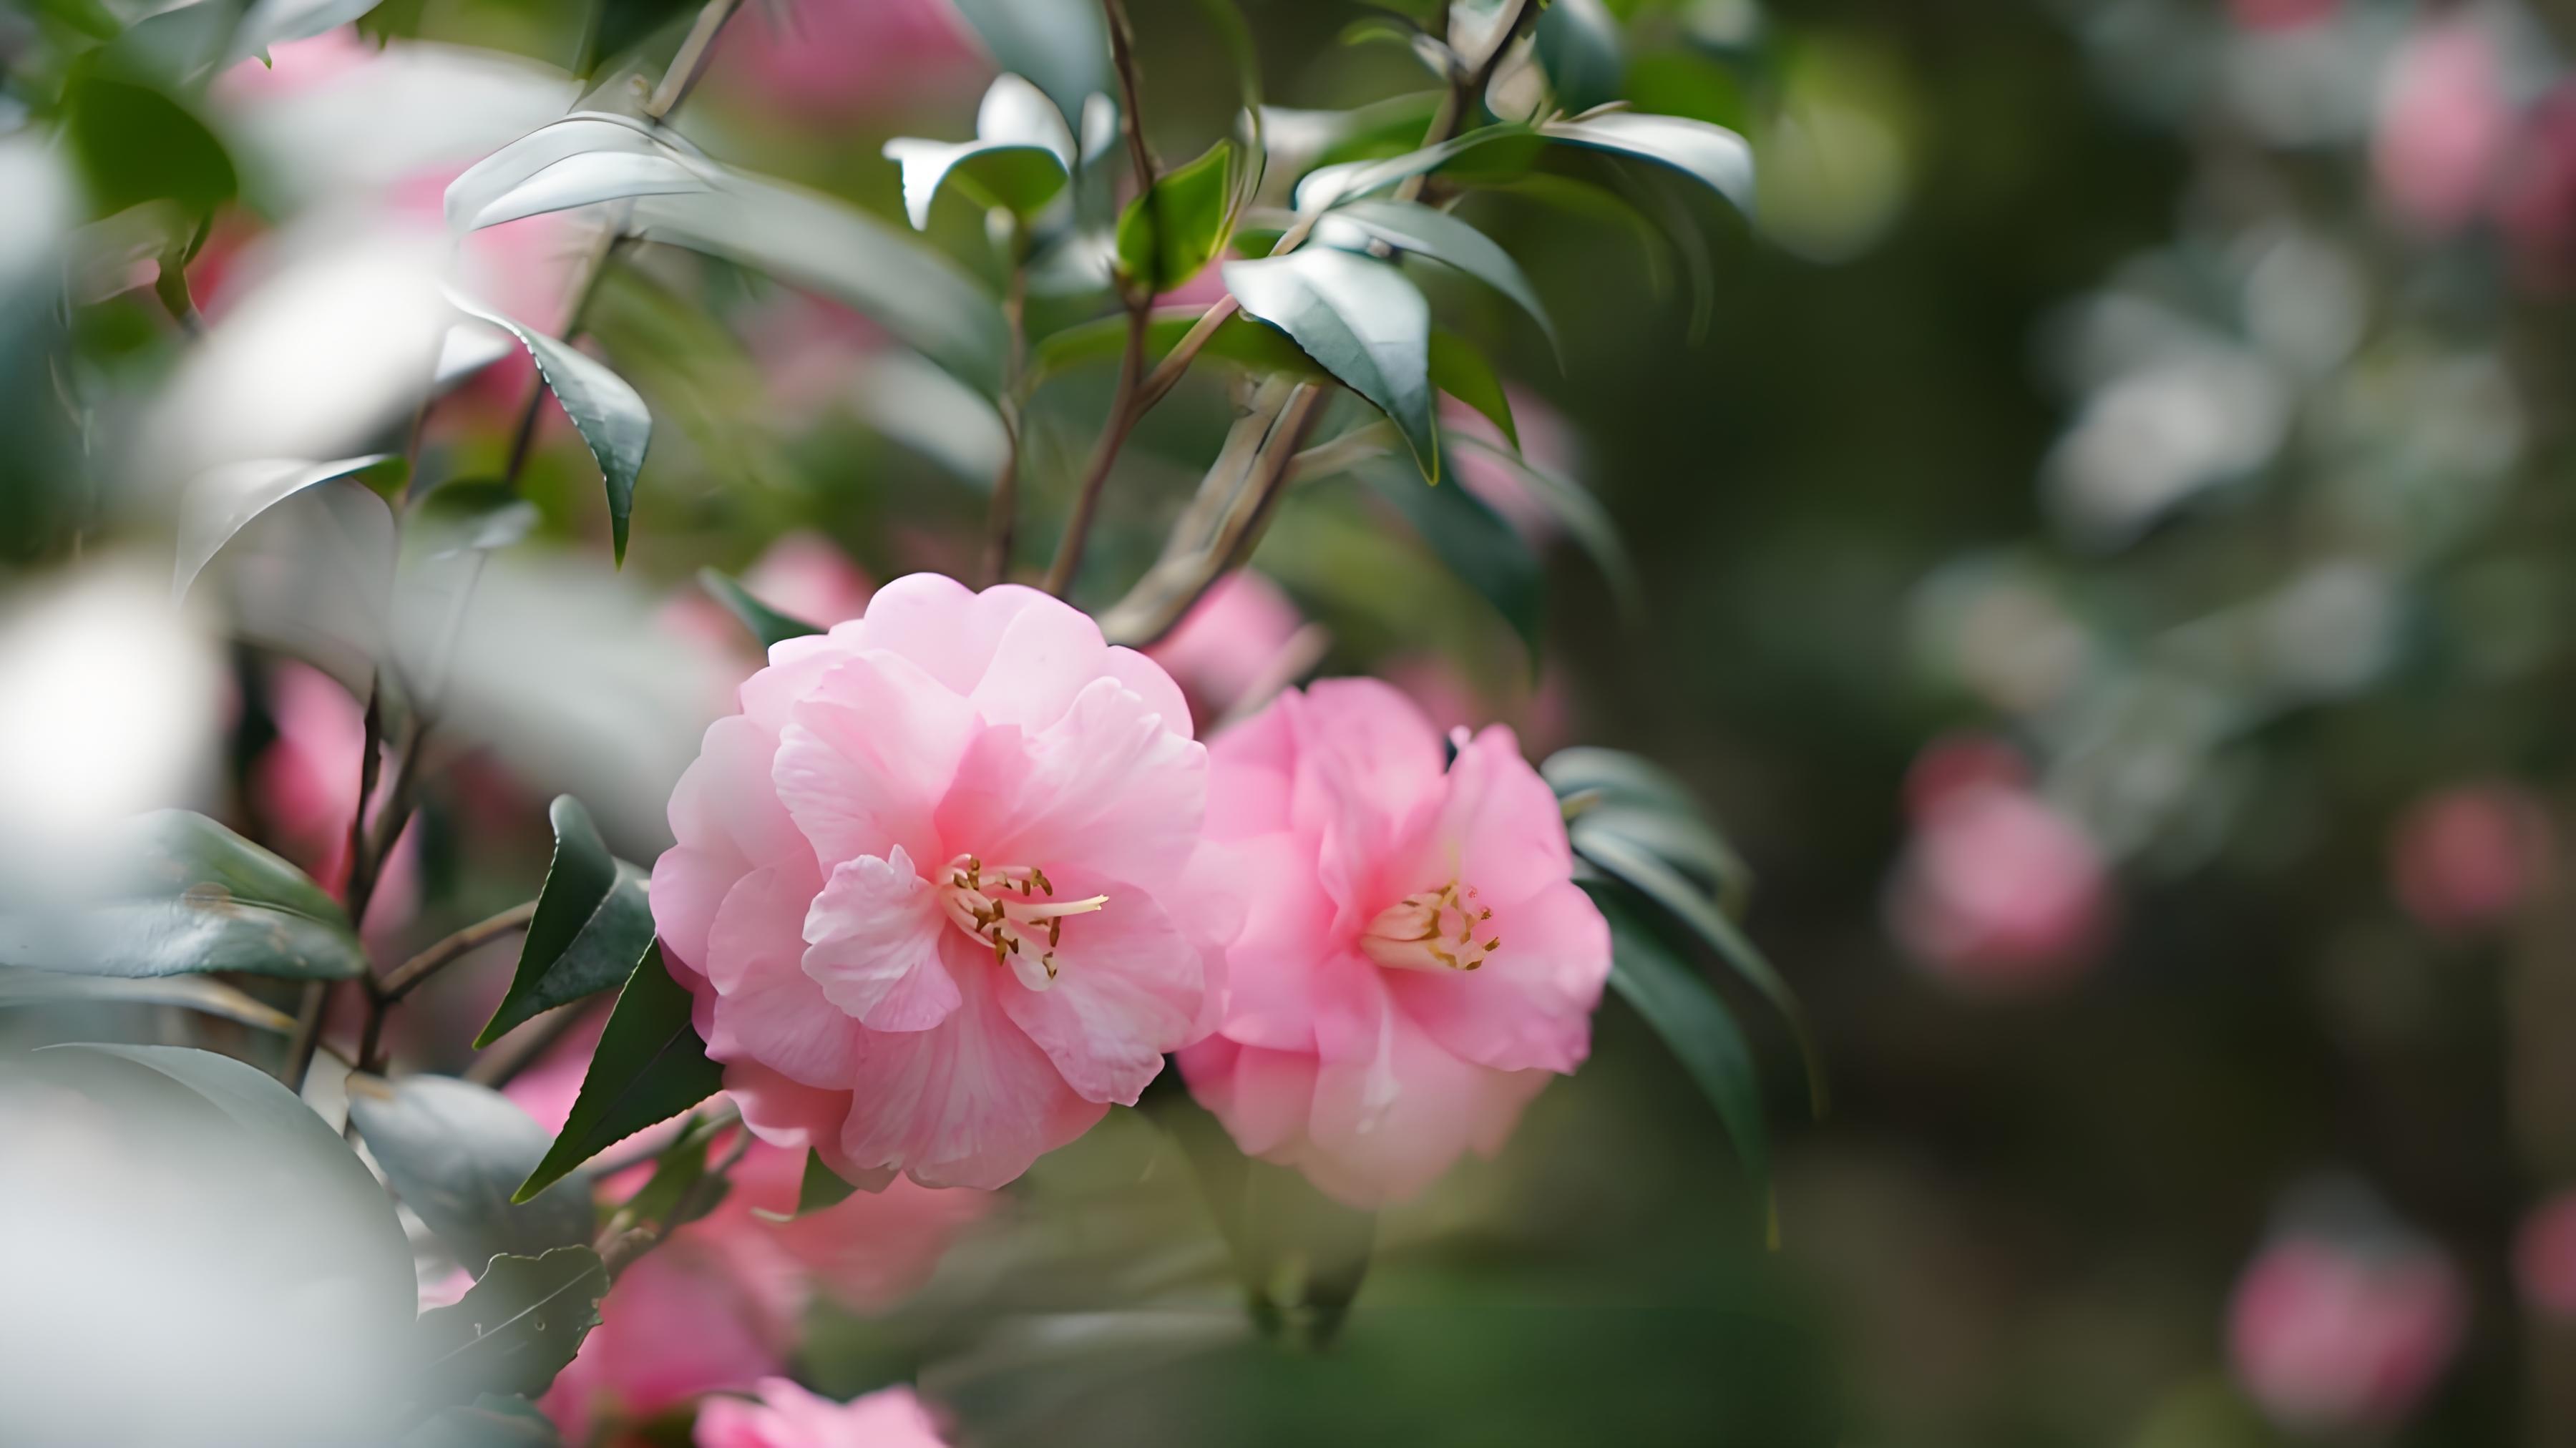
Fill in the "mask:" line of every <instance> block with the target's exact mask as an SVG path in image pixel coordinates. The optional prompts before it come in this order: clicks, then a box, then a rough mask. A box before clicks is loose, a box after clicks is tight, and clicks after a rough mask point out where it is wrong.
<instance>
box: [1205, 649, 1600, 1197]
mask: <svg viewBox="0 0 2576 1448" xmlns="http://www.w3.org/2000/svg"><path fill="white" fill-rule="evenodd" d="M1453 738H1454V740H1455V742H1456V744H1457V747H1458V755H1457V759H1456V761H1455V762H1454V763H1451V764H1449V765H1447V766H1446V767H1445V768H1444V767H1443V764H1442V749H1441V740H1440V736H1439V734H1437V733H1436V732H1434V730H1433V729H1432V727H1431V724H1430V721H1428V720H1426V719H1425V718H1424V717H1423V716H1422V711H1421V710H1419V709H1417V708H1415V707H1414V706H1413V705H1412V703H1410V702H1409V701H1407V700H1406V699H1405V697H1404V696H1403V695H1402V694H1399V693H1397V692H1396V691H1395V690H1394V689H1392V688H1390V687H1388V686H1387V685H1385V684H1382V683H1379V682H1377V681H1376V680H1373V679H1335V680H1328V681H1326V682H1323V683H1319V684H1316V685H1315V686H1314V687H1312V688H1311V689H1308V690H1307V691H1306V692H1304V693H1302V694H1300V693H1296V692H1293V691H1292V692H1290V693H1286V694H1282V695H1281V696H1280V697H1279V699H1278V700H1277V701H1276V702H1274V703H1273V704H1272V705H1271V706H1270V707H1269V708H1268V709H1266V710H1264V711H1262V712H1261V713H1260V714H1258V715H1256V716H1254V717H1253V718H1252V719H1250V720H1248V721H1246V722H1245V723H1243V724H1241V725H1238V726H1237V727H1235V728H1233V729H1231V730H1228V731H1227V732H1226V733H1225V734H1223V735H1222V736H1220V737H1219V738H1218V740H1217V742H1216V745H1215V748H1214V760H1215V775H1214V779H1213V781H1212V784H1211V788H1210V798H1209V805H1208V830H1209V834H1210V835H1211V836H1212V837H1214V838H1216V839H1219V840H1222V841H1225V842H1227V843H1229V844H1231V845H1232V846H1233V847H1234V848H1235V849H1236V850H1237V852H1238V856H1239V858H1240V860H1241V862H1242V866H1243V869H1242V874H1243V876H1244V877H1245V878H1246V879H1248V880H1250V881H1252V882H1253V884H1254V895H1253V900H1252V905H1251V911H1250V919H1249V921H1248V922H1247V924H1246V925H1245V927H1244V932H1243V935H1242V937H1241V938H1240V939H1239V940H1238V941H1237V942H1236V944H1235V947H1234V950H1233V951H1232V953H1231V964H1232V967H1233V981H1234V997H1233V1002H1232V1005H1231V1007H1230V1009H1229V1010H1228V1011H1227V1013H1226V1018H1225V1022H1224V1024H1223V1026H1222V1027H1221V1029H1220V1031H1219V1033H1218V1034H1217V1035H1215V1036H1212V1037H1210V1038H1209V1039H1208V1040H1207V1041H1205V1042H1203V1043H1201V1044H1200V1045H1197V1046H1194V1047H1192V1048H1191V1049H1189V1050H1187V1051H1185V1052H1183V1053H1182V1054H1181V1070H1182V1072H1183V1074H1185V1075H1186V1076H1187V1077H1188V1079H1189V1084H1190V1089H1191V1091H1192V1092H1193V1093H1195V1094H1196V1095H1197V1097H1198V1099H1199V1101H1200V1102H1201V1103H1203V1104H1204V1105H1206V1106H1207V1108H1208V1109H1209V1110H1211V1111H1213V1112H1215V1113H1216V1115H1217V1117H1218V1119H1219V1120H1221V1121H1223V1122H1224V1123H1225V1126H1226V1129H1227V1130H1228V1131H1229V1132H1231V1133H1233V1136H1234V1139H1235V1142H1236V1144H1237V1145H1239V1146H1241V1147H1242V1148H1243V1150H1244V1151H1245V1152H1246V1153H1248V1154H1250V1155H1253V1156H1258V1157H1262V1158H1265V1159H1267V1160H1270V1161H1275V1162H1279V1163H1282V1164H1285V1165H1290V1166H1295V1167H1297V1168H1298V1169H1300V1170H1301V1171H1303V1172H1305V1173H1306V1175H1307V1176H1308V1177H1309V1178H1310V1179H1312V1180H1313V1181H1314V1182H1315V1184H1316V1185H1317V1186H1319V1187H1321V1188H1322V1189H1323V1190H1324V1191H1326V1192H1328V1193H1330V1194H1332V1195H1333V1196H1335V1197H1338V1198H1340V1199H1341V1200H1343V1201H1346V1202H1349V1203H1352V1204H1354V1205H1357V1206H1374V1205H1377V1204H1379V1203H1381V1202H1386V1201H1392V1200H1398V1199H1401V1198H1405V1197H1410V1196H1413V1195H1414V1194H1416V1193H1418V1192H1420V1191H1421V1190H1422V1189H1423V1188H1424V1187H1425V1186H1427V1185H1429V1184H1430V1182H1431V1181H1432V1179H1433V1178H1435V1177H1437V1176H1439V1175H1440V1174H1441V1173H1442V1172H1443V1171H1445V1170H1447V1168H1448V1167H1449V1165H1450V1163H1452V1162H1454V1161H1456V1160H1457V1158H1458V1156H1459V1154H1460V1153H1461V1152H1464V1151H1466V1150H1468V1149H1469V1148H1471V1147H1472V1148H1474V1149H1475V1150H1476V1151H1478V1152H1479V1153H1483V1154H1486V1155H1491V1154H1492V1153H1493V1152H1494V1151H1495V1150H1496V1149H1498V1148H1499V1147H1500V1146H1501V1145H1502V1142H1503V1139H1504V1138H1505V1137H1506V1136H1507V1135H1509V1134H1510V1132H1511V1129H1512V1126H1513V1123H1514V1122H1516V1121H1517V1120H1518V1119H1519V1117H1520V1113H1521V1109H1522V1107H1524V1106H1525V1105H1527V1104H1528V1102H1529V1100H1530V1098H1531V1097H1533V1096H1535V1095H1536V1094H1537V1093H1538V1091H1539V1089H1540V1088H1541V1087H1543V1086H1545V1085H1546V1084H1547V1081H1548V1078H1549V1077H1550V1075H1551V1074H1556V1073H1565V1072H1571V1071H1572V1070H1574V1068H1575V1067H1576V1066H1578V1065H1580V1064H1581V1063H1582V1061H1583V1058H1584V1056H1585V1055H1586V1054H1587V1053H1588V1052H1589V1050H1590V1048H1591V1038H1592V1030H1591V1016H1592V1009H1593V1007H1594V1006H1595V1005H1597V1004H1599V1002H1600V999H1601V986H1602V982H1603V981H1605V980H1606V979H1608V977H1609V972H1610V933H1609V927H1608V926H1607V925H1606V924H1604V923H1603V921H1602V919H1601V913H1600V911H1598V910H1596V909H1595V908H1593V905H1592V901H1591V900H1590V899H1589V898H1588V897H1587V896H1585V895H1584V893H1583V891H1582V890H1581V889H1580V888H1579V887H1577V886H1576V885H1575V884H1574V883H1573V882H1572V880H1571V878H1570V876H1571V872H1572V867H1573V856H1572V853H1571V851H1569V850H1568V848H1567V846H1566V839H1565V824H1564V818H1563V815H1562V814H1561V813H1560V812H1559V810H1558V807H1557V802H1556V796H1555V795H1554V793H1552V792H1551V791H1550V790H1549V789H1548V787H1547V785H1546V783H1545V782H1544V781H1542V780H1541V779H1540V778H1539V777H1538V773H1537V771H1536V770H1533V769H1531V768H1530V767H1529V765H1528V763H1527V762H1525V761H1524V760H1523V759H1522V758H1521V756H1520V751H1519V747H1518V745H1517V744H1515V743H1514V741H1513V738H1512V734H1511V731H1510V730H1508V729H1505V728H1501V727H1499V726H1497V727H1492V728H1488V729H1486V730H1485V731H1484V732H1483V733H1481V734H1478V735H1475V736H1473V737H1472V738H1471V737H1469V736H1468V735H1467V733H1466V732H1465V731H1464V730H1460V731H1458V733H1457V734H1456V735H1454V736H1453Z"/></svg>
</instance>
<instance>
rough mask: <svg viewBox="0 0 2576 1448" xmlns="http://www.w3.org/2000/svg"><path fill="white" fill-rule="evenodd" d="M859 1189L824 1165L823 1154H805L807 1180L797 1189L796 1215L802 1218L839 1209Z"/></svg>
mask: <svg viewBox="0 0 2576 1448" xmlns="http://www.w3.org/2000/svg"><path fill="white" fill-rule="evenodd" d="M857 1190H858V1188H857V1187H854V1186H852V1185H850V1184H849V1183H848V1182H845V1181H843V1180H841V1178H840V1174H839V1173H837V1172H835V1171H833V1170H832V1169H831V1168H830V1167H828V1166H825V1165H824V1164H823V1154H822V1153H821V1152H819V1151H813V1150H808V1151H807V1152H806V1153H805V1180H804V1181H803V1182H802V1183H800V1184H799V1185H798V1186H797V1188H796V1215H798V1216H800V1217H802V1216H805V1215H807V1214H808V1213H811V1212H820V1211H824V1210H826V1209H828V1208H832V1207H837V1206H839V1205H840V1204H841V1203H843V1202H846V1201H848V1200H849V1199H850V1196H851V1194H852V1193H854V1192H856V1191H857Z"/></svg>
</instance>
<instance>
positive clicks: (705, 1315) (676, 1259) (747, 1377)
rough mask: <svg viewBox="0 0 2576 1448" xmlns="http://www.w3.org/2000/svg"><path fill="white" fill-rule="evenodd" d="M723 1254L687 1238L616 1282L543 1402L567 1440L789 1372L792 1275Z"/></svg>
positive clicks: (796, 1301)
mask: <svg viewBox="0 0 2576 1448" xmlns="http://www.w3.org/2000/svg"><path fill="white" fill-rule="evenodd" d="M725 1247H726V1244H725V1243H724V1242H723V1241H722V1239H710V1238H709V1237H707V1236H704V1235H691V1234H689V1233H686V1232H683V1233H681V1234H680V1235H678V1236H676V1237H674V1238H673V1239H672V1240H671V1241H669V1242H667V1243H664V1244H663V1245H661V1246H659V1247H656V1248H655V1249H653V1250H652V1251H650V1252H647V1253H645V1254H644V1255H643V1256H642V1257H639V1258H637V1259H636V1260H635V1261H634V1263H633V1264H631V1265H630V1266H628V1267H627V1269H626V1270H625V1272H623V1273H622V1274H620V1275H619V1277H618V1279H617V1285H616V1286H615V1287H613V1288H611V1289H610V1290H609V1293H608V1296H607V1297H606V1298H604V1299H603V1300H602V1301H601V1302H600V1304H599V1325H598V1326H597V1327H594V1328H592V1329H591V1330H590V1335H589V1336H587V1337H585V1338H583V1339H582V1340H581V1351H580V1352H579V1353H578V1354H576V1355H575V1356H574V1358H573V1360H572V1362H571V1364H570V1365H568V1366H566V1367H565V1368H564V1370H563V1371H562V1372H561V1373H558V1374H556V1376H555V1381H554V1386H552V1387H550V1388H548V1389H547V1390H546V1393H545V1396H544V1397H542V1398H540V1399H539V1400H538V1402H537V1406H538V1407H539V1408H540V1409H541V1410H542V1411H543V1412H544V1413H545V1415H546V1416H547V1417H548V1418H551V1419H553V1420H554V1424H555V1426H556V1427H557V1428H559V1429H561V1430H562V1432H563V1435H564V1441H566V1442H568V1443H586V1442H588V1441H590V1439H591V1437H592V1435H593V1434H594V1433H595V1432H596V1431H597V1430H598V1429H599V1428H600V1427H601V1426H603V1425H606V1424H612V1423H633V1422H636V1421H639V1420H641V1419H645V1418H650V1417H653V1416H654V1415H656V1414H659V1413H663V1412H666V1411H668V1410H670V1409H672V1408H675V1407H678V1406H679V1405H680V1404H682V1403H685V1402H687V1401H689V1400H690V1399H692V1398H695V1397H698V1396H700V1395H702V1394H705V1393H713V1392H720V1391H723V1390H724V1389H727V1388H748V1387H750V1386H751V1385H752V1384H754V1383H756V1382H758V1381H760V1380H761V1379H762V1378H764V1377H767V1376H769V1375H770V1374H772V1373H775V1372H778V1371H780V1370H782V1369H783V1368H784V1367H785V1366H786V1363H787V1357H788V1354H789V1353H790V1352H791V1351H792V1350H793V1349H794V1347H795V1341H796V1326H797V1314H798V1312H799V1310H800V1309H801V1308H802V1306H803V1301H804V1299H803V1297H802V1294H801V1293H800V1292H799V1291H798V1289H797V1284H796V1282H795V1280H794V1278H793V1277H792V1276H791V1275H784V1274H781V1275H772V1276H764V1275H762V1274H761V1273H760V1272H759V1271H758V1270H746V1264H744V1263H742V1262H739V1261H737V1260H735V1258H734V1254H732V1253H729V1252H727V1251H726V1250H725ZM757 1265H758V1266H759V1267H775V1266H776V1265H777V1264H775V1263H771V1262H764V1263H760V1264H757Z"/></svg>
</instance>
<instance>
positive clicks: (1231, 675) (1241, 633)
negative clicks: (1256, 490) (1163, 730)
mask: <svg viewBox="0 0 2576 1448" xmlns="http://www.w3.org/2000/svg"><path fill="white" fill-rule="evenodd" d="M1314 638H1315V635H1313V634H1311V633H1308V632H1307V630H1306V623H1305V620H1304V618H1303V617H1302V616H1300V615H1299V614H1298V612H1297V605H1295V604H1293V603H1291V602H1289V601H1288V595H1287V594H1285V593H1282V592H1280V591H1279V585H1277V584H1275V583H1272V582H1271V581H1270V580H1269V579H1267V578H1264V577H1262V576H1261V575H1260V574H1258V573H1255V572H1253V571H1252V570H1251V569H1249V568H1246V569H1241V570H1238V571H1236V572H1233V573H1229V574H1227V575H1226V576H1225V577H1223V578H1221V579H1219V580H1217V584H1216V586H1215V587H1213V588H1211V589H1209V590H1208V591H1207V593H1206V595H1205V596H1203V597H1201V598H1200V599H1199V601H1198V602H1197V603H1196V604H1194V605H1192V606H1191V608H1190V611H1189V612H1188V613H1187V614H1185V615H1183V616H1182V619H1181V621H1180V623H1179V624H1178V625H1176V626H1175V627H1174V628H1173V629H1172V631H1171V632H1170V633H1168V634H1165V635H1164V636H1163V638H1162V641H1161V642H1159V643H1156V644H1155V645H1153V646H1152V647H1150V648H1148V649H1146V650H1145V653H1146V656H1147V657H1149V658H1151V659H1152V660H1153V661H1154V662H1155V663H1158V664H1160V665H1162V666H1163V669H1164V671H1165V672H1167V673H1169V674H1170V675H1171V676H1172V682H1174V683H1176V684H1178V685H1180V686H1181V693H1182V694H1184V695H1185V696H1187V697H1188V699H1189V701H1190V714H1191V717H1193V718H1194V719H1196V720H1197V721H1198V723H1199V726H1200V727H1201V728H1205V727H1207V726H1209V725H1212V724H1214V723H1215V722H1216V721H1217V720H1219V719H1222V718H1224V717H1225V715H1226V713H1227V711H1229V710H1231V709H1234V708H1236V707H1237V706H1239V705H1242V704H1244V703H1245V702H1246V699H1247V697H1248V696H1249V695H1251V694H1253V693H1255V692H1257V691H1259V690H1262V689H1264V688H1268V689H1272V690H1276V689H1281V688H1285V687H1287V686H1288V685H1290V684H1293V683H1295V682H1296V678H1295V677H1294V674H1295V673H1301V672H1303V669H1302V668H1299V667H1298V665H1299V664H1300V662H1301V661H1302V663H1303V666H1304V668H1312V667H1313V666H1314V660H1313V658H1311V657H1306V656H1305V655H1306V654H1308V653H1309V652H1318V651H1320V650H1309V649H1307V648H1306V647H1305V642H1306V641H1307V640H1309V639H1314ZM1251 702H1252V704H1253V705H1254V706H1256V707H1257V706H1258V705H1259V704H1261V703H1263V702H1266V701H1263V700H1252V701H1251Z"/></svg>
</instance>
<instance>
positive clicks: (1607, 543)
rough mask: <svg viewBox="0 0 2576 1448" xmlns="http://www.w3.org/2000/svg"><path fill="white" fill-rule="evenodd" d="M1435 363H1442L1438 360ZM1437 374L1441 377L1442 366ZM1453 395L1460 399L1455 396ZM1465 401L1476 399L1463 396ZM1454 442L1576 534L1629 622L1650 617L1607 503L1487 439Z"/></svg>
mask: <svg viewBox="0 0 2576 1448" xmlns="http://www.w3.org/2000/svg"><path fill="white" fill-rule="evenodd" d="M1435 341H1436V339H1435ZM1434 361H1435V364H1436V362H1437V358H1436V355H1435V358H1434ZM1433 375H1434V376H1435V377H1436V376H1438V375H1439V374H1438V368H1437V366H1436V365H1435V366H1434V369H1433ZM1452 395H1453V396H1455V395H1459V394H1456V393H1455V392H1454V391H1453V393H1452ZM1460 400H1462V401H1469V400H1471V399H1467V398H1464V397H1463V396H1461V398H1460ZM1489 415H1490V414H1489ZM1452 441H1454V442H1455V443H1456V444H1457V445H1458V446H1460V447H1465V448H1473V449H1475V450H1476V451H1478V452H1480V453H1484V454H1487V455H1489V456H1491V457H1492V458H1493V459H1494V460H1495V461H1496V462H1497V463H1498V464H1500V465H1501V466H1502V467H1504V468H1507V469H1509V470H1510V471H1511V472H1512V473H1513V474H1514V475H1515V476H1517V477H1518V478H1519V479H1520V480H1521V484H1522V486H1524V487H1526V488H1527V489H1528V490H1529V492H1530V495H1531V496H1532V497H1534V498H1536V499H1538V500H1539V501H1540V502H1541V503H1544V504H1546V505H1547V510H1548V511H1549V512H1551V513H1553V514H1555V515H1556V519H1557V521H1558V522H1560V523H1563V524H1564V525H1565V531H1566V532H1568V533H1570V534H1572V535H1573V537H1574V541H1575V543H1576V544H1577V545H1578V546H1579V547H1581V548H1582V549H1583V551H1584V553H1585V555H1586V556H1588V557H1590V558H1591V560H1592V563H1593V566H1594V567H1596V568H1599V569H1600V570H1601V576H1602V578H1604V579H1605V580H1607V581H1608V582H1609V584H1610V592H1611V594H1612V595H1613V596H1614V597H1616V598H1617V599H1618V601H1619V610H1620V612H1621V613H1622V614H1623V615H1625V616H1626V618H1627V619H1628V621H1629V622H1630V623H1637V622H1641V621H1642V620H1643V619H1644V618H1645V616H1646V595H1645V591H1644V590H1643V589H1642V588H1641V587H1640V586H1639V585H1638V582H1637V564H1636V560H1635V559H1633V558H1631V557H1630V556H1629V554H1628V544H1627V541H1626V540H1625V539H1623V538H1621V537H1620V535H1619V525H1618V524H1617V523H1615V522H1613V521H1611V518H1610V514H1609V512H1608V511H1607V510H1606V509H1604V508H1603V507H1602V506H1601V500H1600V499H1598V498H1595V497H1594V496H1592V491H1591V490H1590V489H1589V488H1586V487H1584V486H1583V485H1582V484H1581V483H1578V482H1576V481H1574V480H1573V479H1572V478H1567V477H1560V476H1558V475H1557V474H1555V473H1553V472H1550V471H1548V470H1547V469H1545V468H1542V467H1539V466H1538V465H1536V464H1534V463H1532V462H1531V461H1530V460H1529V459H1528V457H1527V456H1525V455H1524V454H1522V453H1520V452H1517V451H1514V450H1511V449H1506V448H1499V447H1496V446H1494V445H1493V444H1492V443H1490V442H1487V441H1486V440H1485V439H1483V438H1480V437H1474V436H1469V435H1465V434H1461V435H1459V436H1457V437H1456V438H1454V439H1452Z"/></svg>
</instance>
